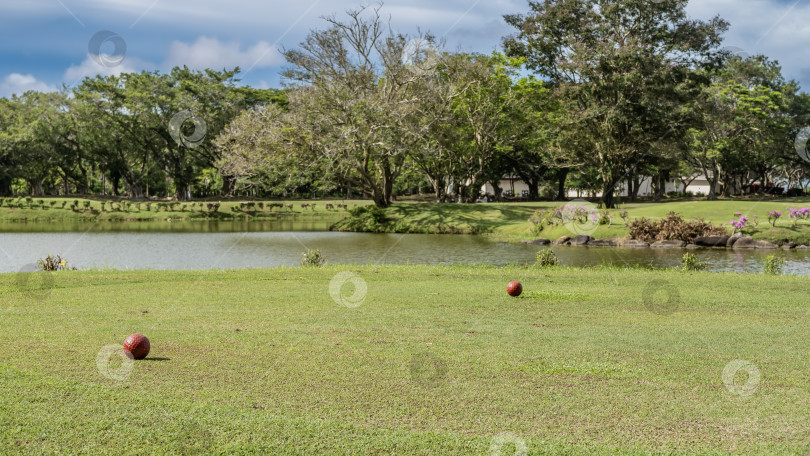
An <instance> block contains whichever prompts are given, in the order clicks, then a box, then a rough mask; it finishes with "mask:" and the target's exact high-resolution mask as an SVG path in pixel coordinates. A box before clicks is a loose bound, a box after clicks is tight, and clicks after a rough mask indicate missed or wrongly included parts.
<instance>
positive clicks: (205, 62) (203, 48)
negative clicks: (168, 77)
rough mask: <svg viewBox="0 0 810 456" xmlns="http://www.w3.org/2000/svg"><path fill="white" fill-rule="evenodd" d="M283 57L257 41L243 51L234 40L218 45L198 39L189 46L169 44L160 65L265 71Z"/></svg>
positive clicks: (212, 41)
mask: <svg viewBox="0 0 810 456" xmlns="http://www.w3.org/2000/svg"><path fill="white" fill-rule="evenodd" d="M283 61H284V58H283V57H282V55H281V53H280V52H279V49H278V47H277V46H273V45H271V44H269V43H267V42H266V41H259V42H258V43H256V44H255V45H253V46H252V47H250V48H247V49H245V50H242V49H241V45H240V43H239V42H237V41H230V42H222V41H219V39H217V38H209V37H205V36H201V37H199V38H197V41H195V42H194V43H192V44H186V43H183V42H180V41H173V42H172V43H171V44H170V45H169V52H168V55H167V56H166V61H165V63H164V66H165V67H166V68H172V67H175V66H183V65H186V66H188V67H189V68H194V69H200V70H201V69H205V68H212V69H221V68H231V67H235V66H239V67H241V68H242V70H243V71H245V70H248V69H250V68H253V67H255V68H266V67H270V66H274V65H278V64H280V63H283Z"/></svg>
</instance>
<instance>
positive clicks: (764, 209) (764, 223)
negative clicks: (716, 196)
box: [336, 198, 810, 244]
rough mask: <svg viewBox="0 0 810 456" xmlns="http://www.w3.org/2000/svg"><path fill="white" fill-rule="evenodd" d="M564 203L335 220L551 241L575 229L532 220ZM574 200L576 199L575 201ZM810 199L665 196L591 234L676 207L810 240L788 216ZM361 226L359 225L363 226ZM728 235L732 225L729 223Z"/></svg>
mask: <svg viewBox="0 0 810 456" xmlns="http://www.w3.org/2000/svg"><path fill="white" fill-rule="evenodd" d="M561 204H564V203H559V202H539V203H507V204H500V203H490V204H433V203H418V204H407V203H406V204H398V205H395V206H393V207H391V208H388V209H386V210H385V212H384V215H385V220H384V221H382V222H381V223H378V224H372V223H369V216H368V215H366V214H362V216H361V217H354V218H348V219H345V220H343V221H341V222H339V223H337V225H336V229H338V230H348V231H374V229H362V228H364V227H369V226H372V227H373V228H377V231H387V232H427V233H467V234H476V233H489V234H491V235H492V236H493V237H494V238H496V239H501V240H513V241H518V240H529V239H535V238H537V237H543V238H548V239H551V240H554V239H557V238H559V237H561V236H571V235H572V232H571V231H570V230H569V229H568V228H567V227H565V226H562V225H558V226H546V227H545V229H544V230H543V231H542V232H541V233H539V234H537V235H535V234H533V233H532V231H531V227H532V224H531V223H529V222H528V219H529V218H530V217H531V216H532V214H533V213H534V212H535V211H536V210H549V209H552V208H554V207H558V206H560V205H561ZM572 204H574V203H572ZM808 206H810V198H789V199H774V198H767V199H761V200H757V199H737V200H720V201H705V200H693V201H666V202H660V203H648V202H639V203H628V204H623V205H622V206H621V208H620V209H615V210H611V211H609V213H610V215H611V218H612V223H611V224H610V225H599V226H597V227H595V229H594V230H593V231H590V230H588V231H589V234H591V236H593V237H595V238H597V239H600V238H625V237H627V236H628V230H627V226H626V222H627V221H629V220H632V219H635V218H640V217H648V218H651V219H660V218H662V217H664V216H665V215H666V214H667V213H668V212H670V211H674V212H677V213H679V214H681V215H682V216H683V217H684V218H685V219H691V218H702V219H704V220H708V221H711V222H712V223H715V224H717V225H726V226H728V225H729V221H730V220H731V219H732V218H734V219H737V218H739V217H738V216H735V213H738V212H739V213H741V214H742V215H745V216H748V217H749V218H750V219H751V221H750V222H749V224H748V226H747V228H746V229H745V230H744V234H747V235H751V236H753V237H754V238H756V239H762V240H769V241H772V242H776V243H782V242H784V241H787V240H792V241H795V242H799V243H801V244H810V220H801V221H799V222H798V224H797V226H796V227H795V228H794V227H792V223H791V221H790V220H789V219H788V213H789V211H788V208H789V207H795V208H800V207H808ZM622 209H623V210H626V211H627V215H628V219H627V220H624V219H622V217H621V216H620V212H621V210H622ZM772 210H778V211H780V212H783V217H782V218H781V219H780V220H779V221H778V222H777V225H776V227H772V226H771V225H770V224H769V223H768V213H769V212H770V211H772ZM755 215H756V216H757V218H758V225H757V226H754V224H755V222H754V219H753V217H754V216H755ZM358 228H359V229H358ZM728 230H729V234H730V233H731V228H730V227H729V228H728Z"/></svg>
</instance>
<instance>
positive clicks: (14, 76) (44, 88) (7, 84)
mask: <svg viewBox="0 0 810 456" xmlns="http://www.w3.org/2000/svg"><path fill="white" fill-rule="evenodd" d="M29 90H36V91H39V92H53V91H56V90H57V88H56V86H52V85H50V84H47V83H45V82H42V81H40V80H38V79H37V78H35V77H34V76H33V75H31V74H20V73H11V74H10V75H8V76H6V77H5V79H3V81H2V82H0V96H2V97H8V96H11V95H12V94H17V95H22V94H23V93H25V92H27V91H29Z"/></svg>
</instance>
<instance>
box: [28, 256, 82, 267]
mask: <svg viewBox="0 0 810 456" xmlns="http://www.w3.org/2000/svg"><path fill="white" fill-rule="evenodd" d="M37 267H38V268H39V270H40V271H67V270H73V271H75V270H76V268H75V267H70V266H68V262H67V260H66V259H64V258H62V256H61V255H56V256H51V255H48V256H47V257H45V259H39V260H37Z"/></svg>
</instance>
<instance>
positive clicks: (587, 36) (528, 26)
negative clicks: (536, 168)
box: [504, 0, 727, 207]
mask: <svg viewBox="0 0 810 456" xmlns="http://www.w3.org/2000/svg"><path fill="white" fill-rule="evenodd" d="M686 4H687V1H686V0H667V1H663V2H654V1H649V0H621V1H619V0H543V1H537V2H532V3H530V6H531V13H530V14H529V15H527V16H522V15H509V16H506V17H505V19H506V21H507V23H509V24H510V25H512V26H514V27H516V28H517V29H518V33H517V34H516V35H514V36H510V37H507V38H506V39H505V40H504V46H505V48H506V52H507V54H508V55H510V56H514V57H523V58H525V59H526V62H527V66H528V68H530V69H532V70H534V71H536V72H537V73H538V74H539V75H541V76H542V77H543V78H545V79H548V80H549V83H550V85H551V87H552V88H553V89H554V90H555V92H556V94H557V96H558V97H559V99H560V100H561V101H562V102H563V104H564V112H565V116H564V118H563V119H562V122H561V132H560V135H561V137H560V141H561V144H562V145H563V147H562V148H561V149H560V151H561V152H562V153H563V154H566V155H568V159H567V161H569V162H571V163H572V164H575V165H576V166H578V167H584V168H587V167H592V168H594V169H596V170H597V172H598V174H599V178H600V181H601V192H602V202H603V203H604V204H605V205H606V206H607V207H613V205H614V191H615V190H616V187H617V184H618V183H619V182H620V181H622V180H624V179H625V177H626V172H627V170H628V169H631V168H632V167H633V165H634V164H636V163H638V162H639V161H641V160H642V159H643V158H644V157H645V156H647V155H649V154H654V153H655V151H654V150H652V149H651V146H652V144H653V143H654V142H655V141H656V140H657V139H659V138H662V137H665V136H666V135H667V133H668V132H669V131H670V130H672V129H673V128H676V129H678V128H682V127H681V116H680V111H681V108H682V107H683V105H684V103H685V102H686V100H687V99H688V89H689V87H690V86H693V85H694V83H695V81H694V78H695V76H694V72H693V69H694V68H698V67H701V66H702V65H704V64H705V63H706V61H707V60H709V61H711V57H712V55H713V54H712V52H713V50H714V49H715V48H716V47H717V46H718V45H719V43H720V41H721V39H720V34H721V33H722V32H723V31H725V30H726V28H727V23H726V22H725V21H723V20H721V19H719V18H714V19H712V20H710V21H708V22H703V21H694V20H689V19H687V17H686V12H685V6H686Z"/></svg>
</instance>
